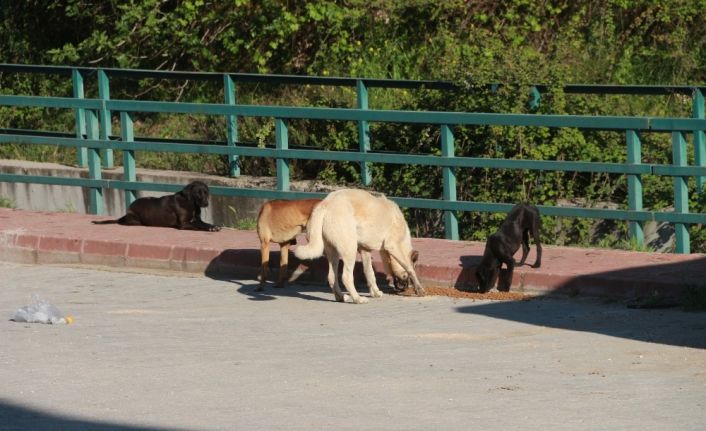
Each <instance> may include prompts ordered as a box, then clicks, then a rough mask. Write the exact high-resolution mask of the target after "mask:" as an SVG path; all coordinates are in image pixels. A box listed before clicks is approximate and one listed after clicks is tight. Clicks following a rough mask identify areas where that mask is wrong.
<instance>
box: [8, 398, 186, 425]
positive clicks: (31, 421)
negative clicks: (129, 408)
mask: <svg viewBox="0 0 706 431" xmlns="http://www.w3.org/2000/svg"><path fill="white" fill-rule="evenodd" d="M0 429H8V430H15V429H16V430H26V431H45V430H46V431H55V430H72V431H75V430H79V431H80V430H86V431H89V430H90V431H137V430H145V431H157V430H175V429H176V428H162V427H149V426H138V425H125V424H119V423H112V422H101V421H95V420H90V419H80V418H71V417H68V416H64V415H59V414H55V413H49V412H45V411H42V410H39V409H36V408H30V407H24V406H19V405H17V404H14V403H11V402H8V401H7V400H0ZM182 429H184V428H182ZM184 430H185V429H184Z"/></svg>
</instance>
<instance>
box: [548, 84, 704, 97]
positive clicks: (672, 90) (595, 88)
mask: <svg viewBox="0 0 706 431" xmlns="http://www.w3.org/2000/svg"><path fill="white" fill-rule="evenodd" d="M535 87H537V89H538V90H539V91H540V92H541V91H547V90H548V89H549V86H547V85H541V84H540V85H535ZM697 88H706V87H703V86H694V85H613V84H567V85H564V86H563V87H562V89H563V90H564V93H571V94H605V95H609V94H621V95H645V96H666V95H671V94H684V95H691V93H692V92H693V91H694V89H697Z"/></svg>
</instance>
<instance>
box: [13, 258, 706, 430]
mask: <svg viewBox="0 0 706 431" xmlns="http://www.w3.org/2000/svg"><path fill="white" fill-rule="evenodd" d="M0 274H2V278H0V280H1V281H0V283H1V284H0V286H2V288H0V317H1V318H0V334H1V335H0V382H2V384H0V429H2V430H32V431H44V430H46V431H55V430H72V431H74V430H86V431H96V430H98V431H138V430H140V431H145V430H150V431H157V430H183V431H186V430H193V431H202V430H203V431H206V430H268V431H278V430H282V431H285V430H286V431H298V430H302V431H304V430H306V431H310V430H325V431H330V430H341V431H359V430H380V431H388V430H389V431H400V430H405V431H412V430H414V431H416V430H419V431H428V430H444V431H466V430H469V429H471V430H485V431H505V430H545V431H555V430H556V431H567V430H570V431H594V430H597V429H598V430H622V431H664V430H701V429H703V428H704V423H706V408H704V407H706V392H705V391H704V388H705V387H706V386H705V385H706V350H704V349H705V348H706V338H704V330H705V329H706V313H688V312H685V311H681V310H679V309H676V308H675V309H666V310H634V309H630V308H627V307H625V306H624V305H623V304H621V303H619V302H611V303H606V301H602V300H594V299H588V298H561V297H558V298H557V297H554V298H536V299H533V300H531V301H487V300H474V301H472V300H468V299H463V298H448V297H443V296H427V297H424V298H417V297H402V296H398V295H385V296H384V297H382V298H376V299H373V300H371V301H370V303H368V304H366V305H352V304H339V303H335V302H333V295H332V294H331V292H330V290H329V289H328V287H326V286H323V285H316V284H307V285H302V284H294V285H292V286H290V287H288V288H286V289H267V290H266V291H265V292H264V293H262V294H260V293H255V292H253V288H254V286H256V285H257V282H256V281H254V280H251V279H241V280H238V279H229V280H216V279H210V278H207V277H203V276H199V275H193V274H186V273H177V272H173V273H171V274H168V275H165V274H160V275H155V274H145V273H127V272H123V271H118V270H114V271H105V270H101V271H97V270H94V269H90V268H75V267H65V266H60V265H21V264H15V263H7V262H0ZM32 293H37V294H38V295H40V296H41V297H42V298H44V299H46V300H47V301H49V302H50V303H52V304H54V305H55V306H56V307H58V308H59V310H61V312H63V313H66V314H71V315H72V316H73V317H74V323H73V324H71V325H42V324H27V323H18V322H13V321H10V320H9V319H10V318H11V317H12V316H13V315H14V314H15V312H16V310H17V309H18V308H19V307H21V306H24V305H25V304H27V303H28V302H27V301H28V300H29V298H30V294H32Z"/></svg>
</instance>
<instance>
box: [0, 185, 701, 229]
mask: <svg viewBox="0 0 706 431" xmlns="http://www.w3.org/2000/svg"><path fill="white" fill-rule="evenodd" d="M0 182H14V183H32V184H47V185H60V186H74V187H97V188H105V189H121V190H126V189H127V190H139V191H155V192H166V193H174V192H177V191H179V190H181V189H182V188H183V185H181V184H165V183H144V182H129V181H119V180H107V179H102V180H92V179H87V178H69V177H53V176H41V175H18V174H2V173H0ZM210 189H211V194H212V195H216V196H239V197H247V198H257V199H305V198H311V197H323V196H325V195H326V193H324V192H299V191H288V192H285V191H277V190H267V189H245V188H235V187H224V186H212V187H210ZM388 197H389V198H390V199H391V200H393V201H395V202H397V203H398V204H399V205H400V206H401V207H404V208H419V209H434V210H440V211H446V210H447V211H470V212H508V211H510V209H511V208H512V207H513V205H512V204H503V203H486V202H466V201H454V202H451V201H443V200H435V199H419V198H400V197H391V196H388ZM538 208H539V209H540V212H541V213H542V215H544V216H556V217H576V218H595V219H609V220H624V221H662V222H669V223H688V224H697V223H706V214H700V213H674V212H659V211H626V210H611V209H597V208H577V207H553V206H547V205H538Z"/></svg>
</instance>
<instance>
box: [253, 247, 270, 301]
mask: <svg viewBox="0 0 706 431" xmlns="http://www.w3.org/2000/svg"><path fill="white" fill-rule="evenodd" d="M269 266H270V242H269V241H265V240H260V285H259V286H258V287H257V288H256V289H255V290H256V291H258V292H260V291H262V289H264V288H265V283H266V282H267V272H268V270H269Z"/></svg>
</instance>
